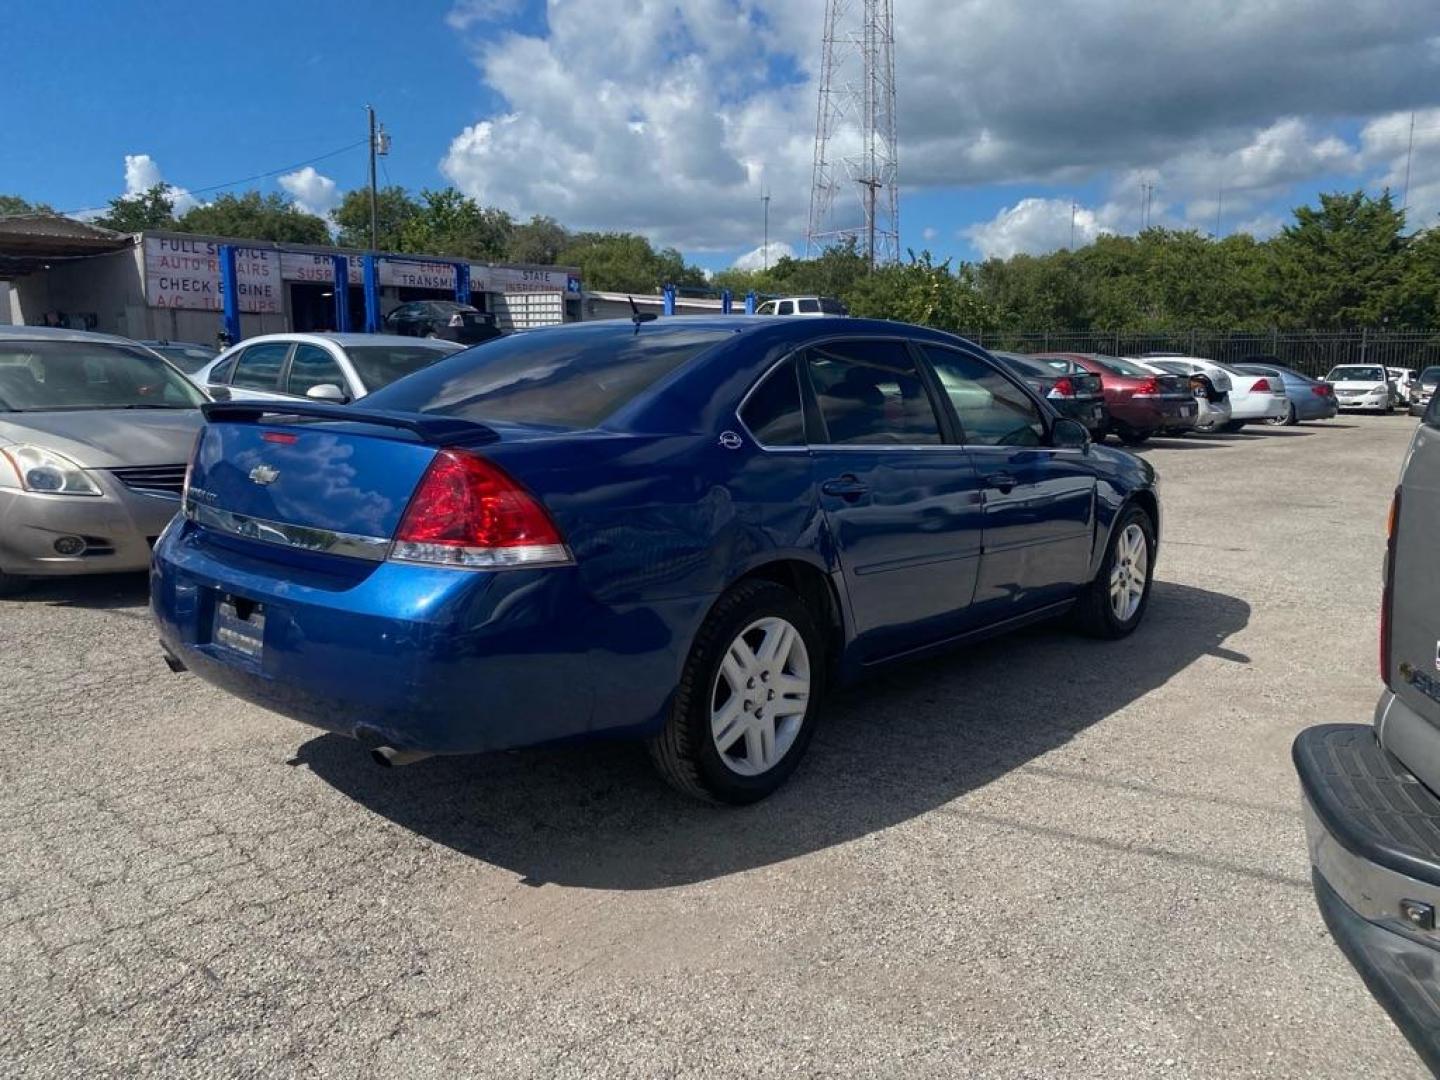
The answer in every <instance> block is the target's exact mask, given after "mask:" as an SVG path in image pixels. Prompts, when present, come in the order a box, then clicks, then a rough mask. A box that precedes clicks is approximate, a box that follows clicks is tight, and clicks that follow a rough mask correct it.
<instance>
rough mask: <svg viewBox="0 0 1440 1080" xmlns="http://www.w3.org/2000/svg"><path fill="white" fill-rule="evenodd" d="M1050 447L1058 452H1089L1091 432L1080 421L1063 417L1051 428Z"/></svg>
mask: <svg viewBox="0 0 1440 1080" xmlns="http://www.w3.org/2000/svg"><path fill="white" fill-rule="evenodd" d="M1050 445H1051V446H1053V447H1055V448H1056V449H1057V450H1088V449H1089V448H1090V432H1089V431H1087V430H1086V429H1085V425H1084V424H1082V423H1080V421H1078V420H1071V419H1070V418H1069V417H1068V416H1062V417H1060V419H1058V420H1056V421H1055V423H1054V425H1052V426H1051V428H1050Z"/></svg>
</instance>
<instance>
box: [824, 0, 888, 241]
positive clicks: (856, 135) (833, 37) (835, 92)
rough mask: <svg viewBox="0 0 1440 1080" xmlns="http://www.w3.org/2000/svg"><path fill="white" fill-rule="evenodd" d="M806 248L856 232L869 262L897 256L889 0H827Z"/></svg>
mask: <svg viewBox="0 0 1440 1080" xmlns="http://www.w3.org/2000/svg"><path fill="white" fill-rule="evenodd" d="M824 50H825V51H824V56H823V57H822V59H821V63H820V102H819V107H818V108H817V110H816V116H815V170H814V178H813V181H812V183H811V187H810V227H809V229H808V230H807V231H806V234H805V253H806V255H807V256H812V257H813V256H815V255H818V254H819V253H820V252H821V251H823V250H824V249H825V248H827V247H830V246H831V245H833V244H837V243H844V242H845V241H847V240H854V241H855V242H856V244H857V245H858V246H859V248H860V250H861V251H863V252H864V253H865V256H866V258H867V259H869V261H870V265H871V266H872V267H873V266H875V265H877V264H878V263H885V262H894V261H896V260H897V259H899V257H900V192H899V189H898V188H897V186H896V183H897V181H898V178H899V165H898V160H897V157H896V143H895V16H894V5H893V3H892V0H826V4H825V28H824Z"/></svg>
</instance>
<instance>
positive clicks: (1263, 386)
mask: <svg viewBox="0 0 1440 1080" xmlns="http://www.w3.org/2000/svg"><path fill="white" fill-rule="evenodd" d="M1250 392H1251V393H1252V394H1273V393H1274V392H1275V391H1274V390H1271V389H1270V380H1269V379H1256V380H1255V382H1254V384H1252V385H1251V387H1250Z"/></svg>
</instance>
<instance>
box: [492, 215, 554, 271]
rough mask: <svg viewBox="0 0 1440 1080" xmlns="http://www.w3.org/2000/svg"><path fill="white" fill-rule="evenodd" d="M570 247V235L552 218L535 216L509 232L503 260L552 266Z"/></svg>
mask: <svg viewBox="0 0 1440 1080" xmlns="http://www.w3.org/2000/svg"><path fill="white" fill-rule="evenodd" d="M569 245H570V233H569V231H568V230H567V229H566V228H565V226H563V225H561V224H560V223H559V222H558V221H556V220H555V219H554V218H552V217H541V216H540V215H539V214H536V215H535V216H534V217H532V218H531V219H530V220H529V221H527V222H523V223H522V224H518V225H515V226H514V227H513V228H511V230H510V239H509V242H508V243H507V244H506V248H505V258H506V259H507V260H508V261H510V262H517V263H531V264H533V265H535V266H553V265H555V263H557V262H558V261H559V259H560V253H561V252H562V251H564V250H565V249H566V248H567V247H568V246H569Z"/></svg>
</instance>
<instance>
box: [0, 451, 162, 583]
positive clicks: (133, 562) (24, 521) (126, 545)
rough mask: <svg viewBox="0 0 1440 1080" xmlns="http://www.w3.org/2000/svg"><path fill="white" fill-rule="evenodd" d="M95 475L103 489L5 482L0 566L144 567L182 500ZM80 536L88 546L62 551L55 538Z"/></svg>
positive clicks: (24, 571) (32, 571) (53, 571)
mask: <svg viewBox="0 0 1440 1080" xmlns="http://www.w3.org/2000/svg"><path fill="white" fill-rule="evenodd" d="M90 475H91V476H92V477H93V478H94V479H95V481H96V483H98V484H99V485H100V488H101V490H102V491H103V492H104V494H102V495H99V496H95V495H45V494H39V493H36V492H29V491H19V490H17V489H15V488H0V571H4V572H5V573H7V574H14V575H15V576H17V577H31V576H33V577H51V576H69V575H72V574H111V573H117V572H125V571H135V570H144V569H145V568H146V567H147V566H149V565H150V546H151V544H153V543H154V541H155V538H156V537H157V536H159V535H160V533H161V532H162V531H163V530H164V528H165V526H166V524H168V523H169V521H170V519H171V518H173V517H174V516H175V514H176V512H177V511H178V510H179V509H180V500H179V499H175V498H170V497H168V496H164V495H145V494H141V493H140V492H135V491H130V490H129V489H127V488H125V487H124V486H123V485H122V484H120V483H119V481H116V480H114V479H113V478H111V477H107V476H102V475H100V474H99V471H98V470H92V471H91V473H90ZM73 536H78V537H80V538H81V539H82V540H84V541H85V544H86V548H85V551H84V552H83V553H82V554H79V555H69V556H66V555H61V554H59V553H58V552H57V551H56V550H55V541H56V540H59V539H60V538H61V537H73Z"/></svg>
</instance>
